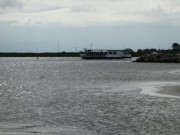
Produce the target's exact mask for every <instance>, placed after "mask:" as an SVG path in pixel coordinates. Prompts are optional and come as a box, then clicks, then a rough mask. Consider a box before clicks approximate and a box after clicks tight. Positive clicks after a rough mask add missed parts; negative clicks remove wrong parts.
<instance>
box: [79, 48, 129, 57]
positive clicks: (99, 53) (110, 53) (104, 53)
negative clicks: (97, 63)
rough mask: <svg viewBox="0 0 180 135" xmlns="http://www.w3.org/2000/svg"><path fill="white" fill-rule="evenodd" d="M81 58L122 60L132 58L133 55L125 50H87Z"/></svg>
mask: <svg viewBox="0 0 180 135" xmlns="http://www.w3.org/2000/svg"><path fill="white" fill-rule="evenodd" d="M81 57H82V58H84V59H122V58H130V57H131V54H128V53H126V52H125V51H123V50H98V49H85V50H84V53H83V54H81Z"/></svg>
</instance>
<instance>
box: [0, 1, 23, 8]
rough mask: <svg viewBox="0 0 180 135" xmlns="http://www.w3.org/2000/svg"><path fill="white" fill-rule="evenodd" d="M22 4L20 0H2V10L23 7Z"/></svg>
mask: <svg viewBox="0 0 180 135" xmlns="http://www.w3.org/2000/svg"><path fill="white" fill-rule="evenodd" d="M21 6H22V5H21V3H20V2H19V1H18V0H0V8H2V9H6V8H10V7H18V8H19V7H21Z"/></svg>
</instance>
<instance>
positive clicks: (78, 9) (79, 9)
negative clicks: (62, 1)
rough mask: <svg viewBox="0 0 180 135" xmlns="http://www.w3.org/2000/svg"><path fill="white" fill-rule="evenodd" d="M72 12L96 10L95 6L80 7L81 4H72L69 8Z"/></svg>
mask: <svg viewBox="0 0 180 135" xmlns="http://www.w3.org/2000/svg"><path fill="white" fill-rule="evenodd" d="M71 11H72V12H94V11H96V9H95V8H93V7H92V8H90V7H82V6H74V7H72V8H71Z"/></svg>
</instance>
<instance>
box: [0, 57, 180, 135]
mask: <svg viewBox="0 0 180 135" xmlns="http://www.w3.org/2000/svg"><path fill="white" fill-rule="evenodd" d="M179 69H180V64H172V63H171V64H165V63H161V64H158V63H134V62H131V61H129V60H90V61H89V60H81V59H80V58H40V59H35V58H0V134H2V135H42V134H47V135H59V134H62V135H140V134H141V135H147V134H152V135H159V134H161V135H170V134H171V135H178V134H179V133H180V103H179V102H180V99H178V98H174V97H168V96H167V97H163V96H162V97H161V96H154V95H151V94H147V93H144V94H143V93H141V92H142V91H143V89H145V90H146V91H148V92H149V93H151V90H152V89H153V88H154V87H159V86H160V85H159V84H161V85H162V86H163V84H165V85H168V84H170V85H171V84H173V83H176V84H177V83H178V82H179V81H180V74H179V72H178V70H179ZM147 86H148V87H147Z"/></svg>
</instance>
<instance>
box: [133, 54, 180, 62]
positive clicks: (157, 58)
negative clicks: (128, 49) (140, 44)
mask: <svg viewBox="0 0 180 135" xmlns="http://www.w3.org/2000/svg"><path fill="white" fill-rule="evenodd" d="M136 62H157V63H180V54H171V53H151V54H144V55H142V56H140V57H139V58H138V59H137V60H136Z"/></svg>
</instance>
